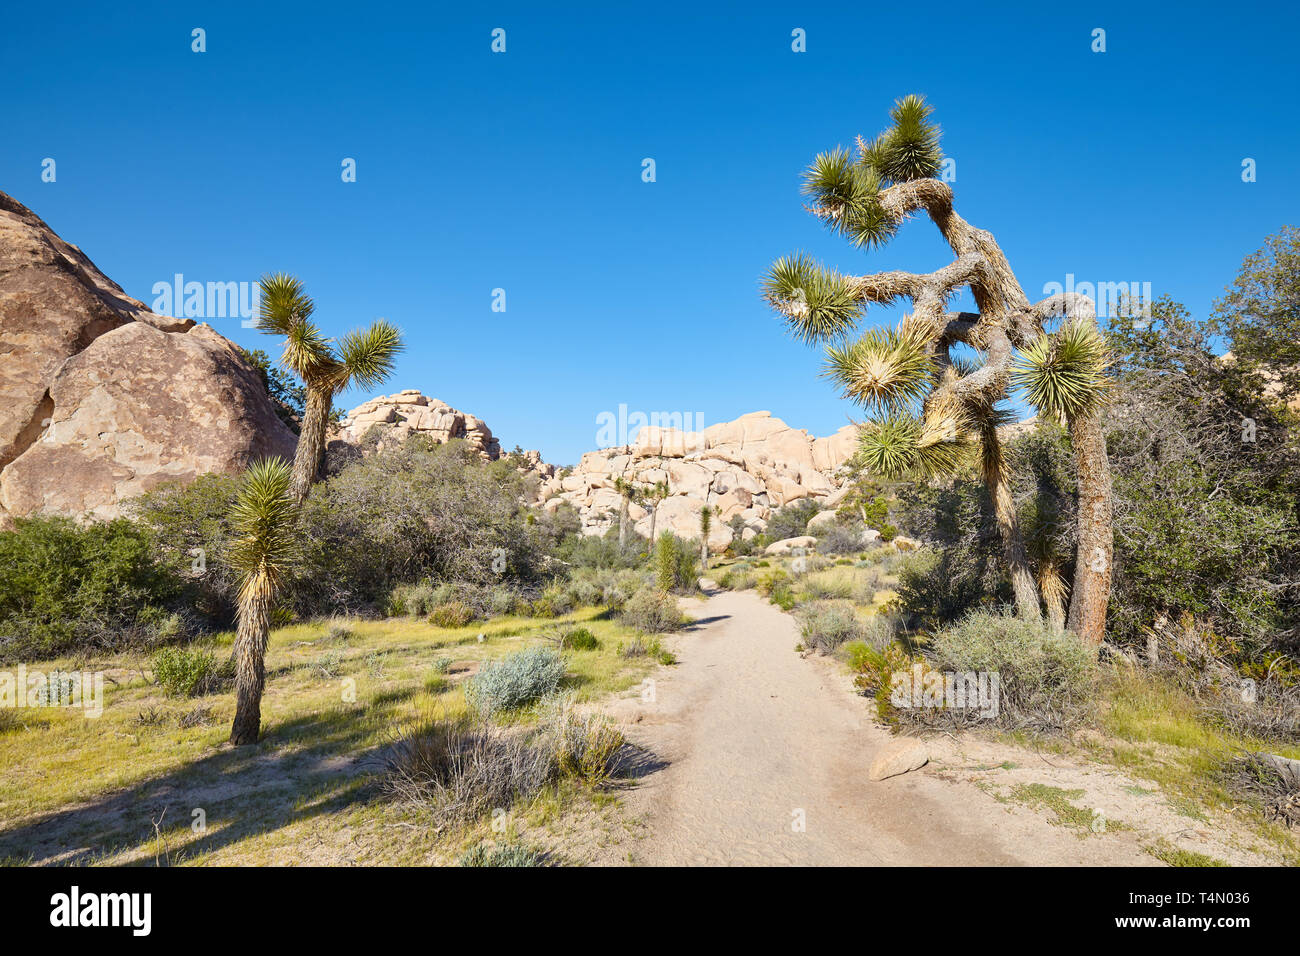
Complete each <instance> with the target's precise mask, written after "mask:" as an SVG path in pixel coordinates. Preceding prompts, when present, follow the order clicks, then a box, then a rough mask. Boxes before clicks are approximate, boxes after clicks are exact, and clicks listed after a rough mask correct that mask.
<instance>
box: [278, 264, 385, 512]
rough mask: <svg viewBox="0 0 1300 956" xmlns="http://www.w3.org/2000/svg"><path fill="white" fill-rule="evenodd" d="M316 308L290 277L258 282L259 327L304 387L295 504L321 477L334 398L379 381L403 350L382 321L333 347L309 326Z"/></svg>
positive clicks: (334, 344)
mask: <svg viewBox="0 0 1300 956" xmlns="http://www.w3.org/2000/svg"><path fill="white" fill-rule="evenodd" d="M315 308H316V306H315V303H313V302H312V300H311V298H310V297H308V295H307V292H306V290H305V289H304V287H303V284H302V283H301V282H300V281H299V280H298V279H296V278H294V277H293V276H290V275H285V274H284V273H277V274H275V275H271V276H266V277H264V278H263V279H262V282H261V306H260V314H259V319H258V328H259V329H260V330H261V331H263V332H265V333H267V334H269V335H282V336H284V340H285V341H284V351H283V353H282V354H281V356H280V364H281V365H283V366H284V367H285V368H287V369H290V370H291V371H293V372H294V373H295V374H297V375H298V376H299V377H300V378H301V379H302V380H303V383H304V385H305V386H306V399H305V404H304V408H303V415H302V427H301V430H300V432H299V435H298V449H297V452H296V453H295V455H294V461H293V495H294V498H295V499H296V500H297V501H299V502H301V501H303V500H304V499H305V498H306V497H307V494H308V492H309V491H311V486H312V483H313V482H315V481H316V480H317V479H318V478H320V475H321V468H322V466H323V464H324V459H325V435H326V430H327V428H328V426H329V419H330V410H331V409H332V408H333V406H334V396H335V395H337V394H338V393H339V392H341V391H343V389H345V388H347V387H348V386H349V385H357V386H359V387H361V388H366V389H369V388H374V387H376V386H377V385H379V384H381V383H382V382H384V381H385V380H386V379H387V378H388V376H389V375H390V374H392V371H393V363H394V361H395V359H396V357H397V355H398V354H399V353H400V352H401V351H402V348H403V345H402V336H401V333H400V332H399V331H398V330H397V328H396V326H394V325H391V324H390V323H388V322H386V321H385V320H383V319H379V320H377V321H375V322H374V323H372V324H371V325H370V327H369V328H367V329H364V330H354V331H352V332H349V333H348V334H347V335H345V336H343V338H342V339H341V340H340V341H339V342H337V343H335V342H334V341H333V340H332V339H328V338H326V337H325V336H324V335H323V334H321V331H320V329H319V328H318V327H317V326H316V325H315V324H314V323H313V322H312V321H311V316H312V313H313V312H314V311H315Z"/></svg>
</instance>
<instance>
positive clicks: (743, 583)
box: [718, 561, 758, 591]
mask: <svg viewBox="0 0 1300 956" xmlns="http://www.w3.org/2000/svg"><path fill="white" fill-rule="evenodd" d="M756 584H758V574H757V573H755V571H754V569H753V568H751V567H750V566H749V565H748V564H745V563H744V562H743V561H742V562H740V563H738V564H734V565H732V566H731V567H729V568H727V570H726V571H724V572H723V573H722V575H721V576H720V577H719V578H718V585H719V587H724V588H726V589H727V590H729V591H747V590H749V589H750V588H752V587H754V586H755V585H756Z"/></svg>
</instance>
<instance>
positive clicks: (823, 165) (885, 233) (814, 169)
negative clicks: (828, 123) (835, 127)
mask: <svg viewBox="0 0 1300 956" xmlns="http://www.w3.org/2000/svg"><path fill="white" fill-rule="evenodd" d="M883 187H884V183H882V182H881V179H880V176H879V175H878V174H877V173H876V171H875V170H874V169H872V168H871V167H870V166H867V165H864V164H863V163H861V162H859V161H857V160H856V159H855V158H854V156H853V153H852V151H851V150H848V149H846V148H845V147H843V146H837V147H836V148H835V149H833V150H831V151H830V152H826V153H819V154H818V155H817V157H816V158H815V159H814V160H813V163H812V165H811V166H809V167H808V170H807V171H806V172H805V173H804V182H803V191H804V193H805V195H807V196H809V197H810V198H811V199H812V200H813V201H814V202H815V203H816V204H817V205H818V206H819V207H821V208H822V209H824V210H826V211H827V212H829V213H831V214H832V215H831V218H830V219H829V222H830V225H831V228H832V229H834V230H835V231H836V232H838V233H841V234H842V235H845V236H847V237H848V238H849V239H851V240H852V241H853V243H854V244H855V245H858V246H867V247H871V246H880V245H884V244H885V243H886V242H888V241H889V240H890V239H892V238H893V237H894V233H895V232H896V231H897V230H898V221H897V220H896V219H895V218H893V217H892V216H890V215H889V214H888V213H886V212H885V210H884V207H882V206H881V204H880V190H881V189H882V188H883Z"/></svg>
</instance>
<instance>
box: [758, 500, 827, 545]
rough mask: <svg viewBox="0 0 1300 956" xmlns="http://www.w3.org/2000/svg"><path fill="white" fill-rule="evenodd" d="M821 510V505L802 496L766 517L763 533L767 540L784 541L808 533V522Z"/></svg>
mask: <svg viewBox="0 0 1300 956" xmlns="http://www.w3.org/2000/svg"><path fill="white" fill-rule="evenodd" d="M819 511H821V505H819V504H818V503H817V502H815V501H813V500H812V499H811V498H802V499H800V500H799V501H796V502H794V503H793V504H789V505H786V506H785V507H784V508H780V509H778V510H776V511H774V512H772V514H771V515H770V516H769V517H768V519H767V528H766V529H765V531H764V534H766V535H767V539H768V540H769V541H784V540H785V539H786V538H797V537H799V536H800V535H805V534H807V533H808V522H809V521H811V520H812V517H813V515H815V514H817V512H819Z"/></svg>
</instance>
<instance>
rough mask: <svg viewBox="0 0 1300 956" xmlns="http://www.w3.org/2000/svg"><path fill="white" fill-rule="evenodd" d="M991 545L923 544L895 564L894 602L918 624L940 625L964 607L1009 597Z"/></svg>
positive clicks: (961, 612) (953, 618) (991, 605)
mask: <svg viewBox="0 0 1300 956" xmlns="http://www.w3.org/2000/svg"><path fill="white" fill-rule="evenodd" d="M994 551H995V549H991V548H990V549H985V550H977V549H974V548H972V549H970V550H966V549H962V548H956V547H953V548H944V549H942V550H937V551H936V550H930V549H922V550H920V551H917V552H915V553H913V554H910V555H909V556H908V557H907V558H905V559H903V560H901V561H900V562H899V564H898V586H897V587H896V588H895V589H894V590H895V591H896V592H897V593H898V607H899V609H900V610H901V611H903V612H904V613H906V614H907V615H908V616H909V618H910V619H911V620H912V621H913V622H914V623H915V624H916V625H917V626H919V627H921V628H924V629H926V630H933V629H935V628H939V627H944V626H946V625H948V624H951V623H953V622H955V621H958V620H960V619H961V618H962V617H963V616H964V615H965V614H967V613H968V612H971V611H974V610H978V609H981V608H983V609H992V608H994V607H996V606H999V605H1002V604H1006V603H1008V601H1009V598H1010V594H1011V590H1010V585H1009V584H1008V583H1007V581H1006V579H1005V576H1004V575H1003V574H1002V572H1001V569H1000V566H998V564H997V562H996V561H995V560H993V558H992V557H991V555H992V554H993V553H994Z"/></svg>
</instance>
